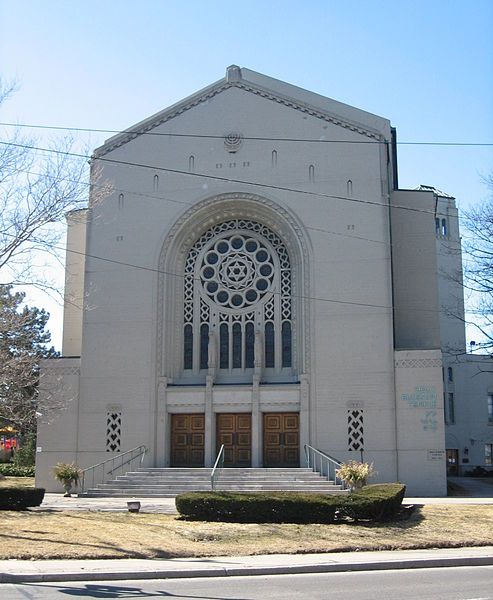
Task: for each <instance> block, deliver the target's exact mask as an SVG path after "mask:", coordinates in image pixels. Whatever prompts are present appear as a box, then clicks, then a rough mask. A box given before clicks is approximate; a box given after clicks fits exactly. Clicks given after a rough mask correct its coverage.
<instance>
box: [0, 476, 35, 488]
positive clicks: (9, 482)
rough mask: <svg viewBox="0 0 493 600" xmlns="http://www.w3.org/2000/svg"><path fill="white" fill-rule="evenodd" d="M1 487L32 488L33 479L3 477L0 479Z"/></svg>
mask: <svg viewBox="0 0 493 600" xmlns="http://www.w3.org/2000/svg"><path fill="white" fill-rule="evenodd" d="M2 487H34V477H10V476H9V477H5V479H0V488H2Z"/></svg>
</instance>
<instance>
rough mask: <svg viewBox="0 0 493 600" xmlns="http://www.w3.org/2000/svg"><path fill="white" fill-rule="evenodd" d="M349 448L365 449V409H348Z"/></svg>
mask: <svg viewBox="0 0 493 600" xmlns="http://www.w3.org/2000/svg"><path fill="white" fill-rule="evenodd" d="M347 435H348V450H364V438H363V410H354V409H349V410H348V411H347Z"/></svg>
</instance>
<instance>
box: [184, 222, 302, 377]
mask: <svg viewBox="0 0 493 600" xmlns="http://www.w3.org/2000/svg"><path fill="white" fill-rule="evenodd" d="M291 294H292V289H291V263H290V259H289V254H288V251H287V249H286V247H285V245H284V243H283V241H282V240H281V238H280V237H279V236H278V235H277V234H276V233H275V232H274V231H272V230H271V229H270V228H268V227H266V226H265V225H263V224H261V223H258V222H256V221H250V220H247V219H232V220H229V221H225V222H223V223H218V224H216V225H213V226H212V227H210V228H209V229H208V230H206V231H204V232H203V233H202V235H201V236H200V237H199V238H198V239H197V240H196V241H195V243H194V244H193V246H192V247H191V248H190V250H189V252H188V255H187V259H186V263H185V273H184V285H183V369H184V371H185V372H186V373H187V374H188V375H189V376H190V377H191V380H193V378H194V377H195V378H197V381H198V380H200V377H204V376H205V372H206V369H208V368H209V362H210V361H211V360H212V361H214V362H213V364H215V365H217V367H218V373H217V378H218V381H221V380H222V381H225V382H226V381H232V382H242V381H246V380H248V377H249V376H251V373H252V371H253V368H254V365H255V361H256V360H257V364H258V363H259V361H261V362H262V364H263V367H264V369H265V370H266V371H265V373H264V375H263V376H264V377H274V376H280V374H281V373H283V372H285V371H284V370H286V369H291V367H292V364H293V361H292V321H291V319H292V306H291V302H292V295H291ZM211 340H212V342H211ZM256 352H258V353H259V354H258V355H257V359H256V358H255V356H256ZM249 373H250V375H248V374H249Z"/></svg>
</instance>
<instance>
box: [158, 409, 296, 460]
mask: <svg viewBox="0 0 493 600" xmlns="http://www.w3.org/2000/svg"><path fill="white" fill-rule="evenodd" d="M299 438H300V434H299V414H298V413H264V415H263V466H264V467H299V466H300V442H299ZM222 444H224V466H225V467H251V466H252V415H251V414H250V413H220V414H217V415H216V455H217V452H219V449H220V447H221V445H222ZM204 450H205V415H204V414H203V413H198V414H174V415H171V461H170V464H171V466H172V467H203V466H204V455H205V452H204Z"/></svg>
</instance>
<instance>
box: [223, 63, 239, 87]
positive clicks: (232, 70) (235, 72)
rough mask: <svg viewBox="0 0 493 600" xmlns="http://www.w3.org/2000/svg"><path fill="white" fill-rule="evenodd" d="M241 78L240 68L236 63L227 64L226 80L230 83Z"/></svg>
mask: <svg viewBox="0 0 493 600" xmlns="http://www.w3.org/2000/svg"><path fill="white" fill-rule="evenodd" d="M240 79H241V68H240V67H239V66H238V65H229V67H228V68H227V69H226V81H227V82H228V83H232V82H233V81H239V80H240Z"/></svg>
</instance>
